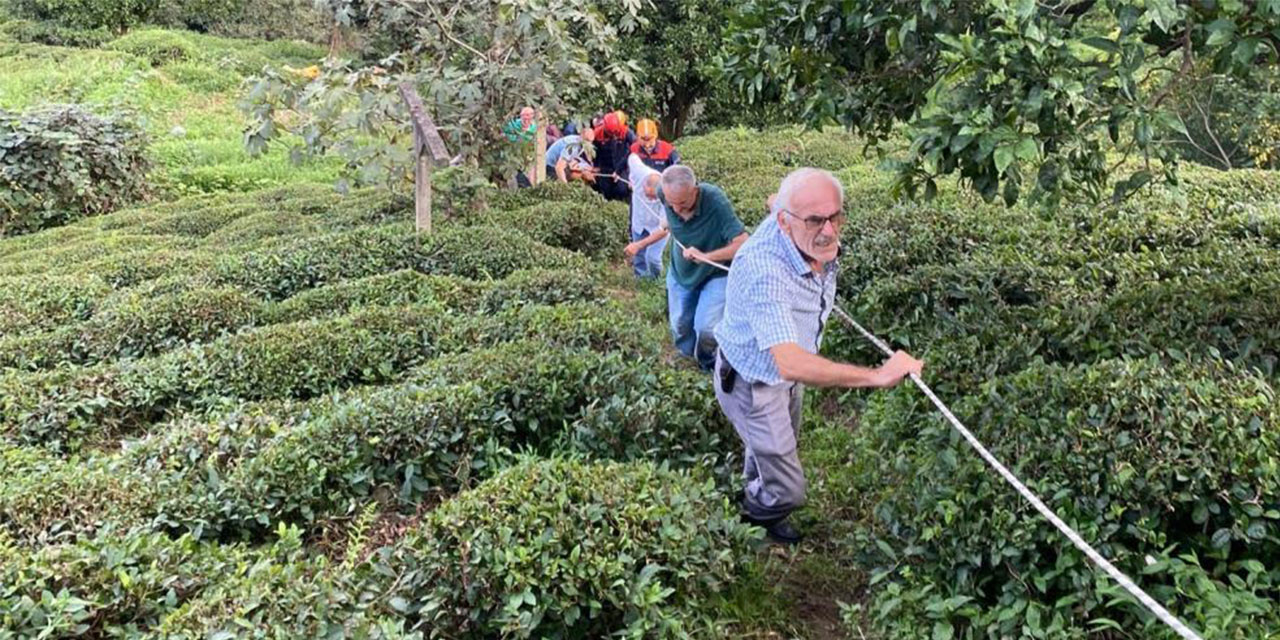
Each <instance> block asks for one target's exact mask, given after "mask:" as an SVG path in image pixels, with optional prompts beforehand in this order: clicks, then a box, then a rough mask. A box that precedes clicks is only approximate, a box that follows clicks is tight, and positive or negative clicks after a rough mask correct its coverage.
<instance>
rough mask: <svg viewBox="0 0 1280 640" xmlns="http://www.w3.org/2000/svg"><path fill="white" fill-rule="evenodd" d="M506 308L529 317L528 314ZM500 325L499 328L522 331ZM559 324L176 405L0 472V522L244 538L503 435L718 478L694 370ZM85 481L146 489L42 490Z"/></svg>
mask: <svg viewBox="0 0 1280 640" xmlns="http://www.w3.org/2000/svg"><path fill="white" fill-rule="evenodd" d="M519 315H520V316H525V317H526V318H525V320H526V322H528V318H527V317H528V316H534V317H536V316H537V315H538V314H536V313H534V314H529V313H521V314H519ZM604 316H605V317H604V319H603V320H604V321H603V323H602V325H603V326H607V327H609V329H608V330H611V331H613V332H614V333H615V334H616V335H617V337H616V338H615V341H616V342H618V343H621V342H622V341H624V340H625V339H626V336H628V335H629V334H634V333H636V332H637V331H638V330H643V329H638V328H637V327H636V326H634V324H632V325H631V326H628V325H629V322H628V319H627V316H626V315H625V313H623V311H622V310H620V309H614V310H609V311H608V312H606V313H605V314H604ZM507 326H508V330H507V331H505V332H504V333H505V335H507V336H508V338H507V340H508V341H509V340H510V339H512V338H520V337H522V336H523V335H525V334H524V333H523V332H522V331H521V328H522V327H520V326H519V325H507ZM572 329H573V328H572V327H561V328H560V330H559V331H556V332H554V333H553V334H552V337H550V338H544V337H541V336H538V335H537V333H536V332H535V333H533V334H532V335H533V337H532V338H530V339H527V340H518V341H516V342H514V343H511V344H500V345H499V346H495V347H491V348H486V349H480V350H473V351H467V352H457V353H455V354H454V355H450V356H447V357H444V358H439V359H436V360H432V361H429V362H427V363H426V364H425V365H423V366H422V367H420V368H417V369H414V370H411V371H409V372H408V373H407V374H405V376H404V377H405V378H406V379H407V380H408V381H407V382H401V383H398V384H395V385H391V386H387V387H383V388H357V389H352V390H347V391H343V392H341V393H337V394H334V395H332V396H329V397H325V398H317V399H314V400H311V401H308V402H296V401H283V402H269V403H255V404H253V405H247V406H242V407H239V408H237V409H235V410H233V411H231V412H229V413H228V414H226V415H223V416H220V417H214V418H209V417H204V416H200V415H188V416H185V417H182V418H179V419H178V420H176V421H174V422H173V423H172V424H168V425H165V427H164V428H163V429H157V430H154V432H153V433H152V434H150V435H149V436H148V437H147V438H145V439H143V440H141V441H139V442H138V443H136V444H134V445H132V446H130V447H128V448H127V450H126V451H125V452H124V453H122V454H120V455H118V456H112V457H108V458H105V459H98V460H95V461H94V462H92V463H91V464H89V465H85V466H81V465H79V464H64V465H62V466H60V467H56V468H54V467H52V466H49V467H47V468H46V469H47V470H46V471H44V472H43V473H42V474H41V475H39V476H22V477H19V476H13V478H14V480H13V481H12V482H3V481H0V526H5V523H8V525H7V526H9V527H11V533H12V534H13V535H14V536H15V537H17V538H20V539H23V540H35V539H39V538H41V537H42V536H47V535H49V531H57V532H67V533H85V532H91V531H93V530H95V529H97V528H98V527H100V526H102V524H103V523H112V522H114V523H128V524H138V523H152V525H153V526H158V527H162V528H166V529H175V530H180V531H196V532H200V531H204V532H207V533H208V534H210V535H223V536H236V537H240V536H245V537H252V536H253V535H255V534H256V535H261V534H263V533H264V532H265V531H266V529H267V528H269V527H270V526H271V524H272V523H274V522H277V521H280V520H286V521H291V522H300V523H315V522H316V521H318V520H320V519H322V518H324V517H327V516H328V515H335V514H341V513H345V512H347V511H348V510H349V509H350V508H353V507H354V506H355V505H358V504H360V503H361V502H362V501H364V500H367V499H369V498H370V497H374V496H380V498H381V500H383V501H384V502H396V503H398V504H400V505H401V506H402V507H403V508H405V509H408V510H413V509H415V508H416V506H417V504H418V503H419V502H421V501H422V500H428V501H434V500H436V499H438V498H439V497H440V496H442V495H450V494H452V493H454V492H455V491H457V490H458V489H459V488H462V487H465V486H469V484H470V482H471V479H473V478H483V477H488V476H489V475H490V474H492V473H493V472H494V471H495V470H496V468H497V467H500V466H502V465H503V464H505V463H506V461H508V460H509V457H510V454H509V453H508V452H507V449H508V448H513V447H521V448H527V449H530V450H534V451H540V452H551V451H557V450H573V451H578V452H580V453H583V454H586V455H590V456H593V457H598V458H605V459H617V460H636V459H650V458H652V457H653V456H655V455H662V456H664V457H669V459H670V460H671V463H672V464H674V465H676V466H680V467H687V468H695V467H696V468H701V469H713V470H716V472H717V474H718V476H717V477H718V478H720V479H724V478H727V477H728V475H729V473H730V472H729V471H728V470H729V469H735V468H737V464H736V462H735V460H736V456H735V455H733V454H728V455H726V454H725V453H724V452H725V451H726V450H733V448H729V447H726V446H725V442H726V438H731V436H728V435H727V434H728V433H730V432H729V428H728V425H727V423H726V422H725V421H724V420H723V419H722V418H721V416H720V414H719V411H718V409H717V408H716V407H715V404H714V400H713V399H709V397H708V396H707V395H706V394H705V393H703V392H702V386H703V384H704V380H703V378H701V377H700V376H699V375H698V374H695V373H692V372H672V371H663V370H662V369H660V368H658V367H657V365H656V364H655V360H653V359H652V358H651V357H649V358H646V357H641V356H642V354H638V353H636V352H634V351H630V350H628V349H626V348H618V347H615V348H614V349H612V351H614V353H612V354H611V355H600V354H597V353H592V352H590V351H586V350H584V347H585V346H586V345H588V344H592V343H594V344H596V345H597V346H598V347H604V346H605V344H606V343H605V340H603V339H602V337H590V338H589V337H588V336H590V335H591V334H594V333H596V332H597V331H599V330H598V329H596V328H594V327H593V326H590V325H588V326H586V327H584V328H583V329H581V330H580V332H584V333H585V334H587V335H583V336H579V335H575V333H576V332H575V331H573V330H572ZM465 344H471V342H470V341H468V342H466V343H465ZM490 344H493V343H490ZM40 459H41V460H49V458H48V456H44V457H42V458H40ZM44 464H50V465H51V463H44ZM14 469H15V471H17V470H20V469H21V468H19V467H15V468H14ZM125 476H128V477H125ZM41 477H43V478H44V480H45V481H44V483H43V484H42V483H41V482H39V481H38V479H39V478H41ZM97 483H105V484H104V487H107V488H104V489H103V491H108V488H109V487H113V486H117V485H123V486H140V485H145V486H146V487H148V492H146V493H145V494H144V493H140V494H139V495H138V496H137V497H136V499H131V500H127V501H120V503H119V504H117V503H111V502H107V503H103V502H94V501H86V500H84V499H83V498H82V496H88V495H91V494H92V492H91V491H90V492H89V493H81V492H72V493H66V494H64V493H56V492H50V491H47V490H46V487H49V486H64V485H65V486H68V487H81V488H85V489H86V491H89V489H90V488H91V487H93V486H96V484H97ZM30 527H39V528H36V529H31V528H30Z"/></svg>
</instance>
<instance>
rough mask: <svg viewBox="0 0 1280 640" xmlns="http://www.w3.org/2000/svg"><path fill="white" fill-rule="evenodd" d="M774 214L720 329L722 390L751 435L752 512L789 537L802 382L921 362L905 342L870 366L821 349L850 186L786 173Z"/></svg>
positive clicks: (846, 379)
mask: <svg viewBox="0 0 1280 640" xmlns="http://www.w3.org/2000/svg"><path fill="white" fill-rule="evenodd" d="M770 214H771V215H770V216H769V217H768V218H767V219H766V220H765V221H764V222H763V223H762V224H761V225H760V228H759V229H757V230H756V231H755V233H753V234H752V235H751V238H750V239H749V240H747V242H746V244H744V245H743V246H742V248H741V249H740V250H739V251H738V254H737V256H735V258H734V261H733V270H732V271H731V272H730V273H729V282H728V285H727V289H726V296H725V297H726V301H725V311H724V318H723V320H721V322H720V325H719V327H718V328H717V329H716V339H717V341H718V342H719V345H720V347H719V351H718V353H717V357H716V377H715V383H716V384H715V386H716V400H718V401H719V403H720V407H721V409H723V410H724V413H725V415H726V416H727V417H728V418H729V420H730V422H732V423H733V426H734V429H735V430H737V432H738V436H739V437H740V438H742V442H743V444H744V445H745V448H746V453H745V456H744V457H745V466H744V471H743V475H744V479H745V481H746V487H745V489H744V491H743V496H742V502H743V505H742V506H743V510H744V514H743V515H744V517H745V518H746V519H747V520H748V521H750V522H752V523H754V524H757V525H759V526H762V527H764V528H765V529H766V531H768V533H769V536H770V537H771V538H772V539H773V540H775V541H777V542H781V543H786V544H792V543H796V542H799V541H800V535H799V534H798V533H797V532H796V530H795V529H794V528H793V527H792V526H791V525H790V523H788V521H787V516H788V515H789V514H790V513H791V512H792V511H794V510H796V509H797V508H799V507H800V506H801V505H803V504H804V500H805V478H804V470H803V469H802V468H801V466H800V457H799V455H797V453H798V452H797V450H796V442H797V440H796V436H797V433H798V431H799V427H800V413H801V411H800V410H801V405H802V397H803V394H804V385H812V386H819V387H847V388H887V387H892V386H894V385H896V384H898V383H899V382H901V381H902V379H903V378H904V377H906V376H907V375H909V374H911V373H919V372H920V370H921V367H923V363H922V362H920V361H919V360H916V359H914V358H912V357H911V356H910V355H907V354H906V353H904V352H901V351H899V352H897V353H895V354H893V356H892V357H891V358H889V360H888V361H887V362H885V363H884V364H883V365H881V366H880V367H877V368H874V369H868V368H864V367H859V366H854V365H850V364H841V363H837V362H832V361H831V360H828V359H826V358H823V357H821V356H819V355H817V353H818V347H819V345H820V343H821V340H822V328H823V326H824V325H825V324H826V321H827V319H828V317H830V315H831V307H832V304H833V303H834V301H835V295H836V267H837V262H836V257H837V254H838V252H839V248H840V244H839V241H840V229H841V227H842V226H843V225H844V222H845V218H846V215H845V212H844V189H843V187H842V186H841V185H840V182H839V180H837V179H836V178H835V176H833V175H831V174H830V173H828V172H826V171H823V170H821V169H812V168H805V169H799V170H796V171H794V172H792V173H791V174H790V175H788V176H787V177H786V178H785V179H784V180H783V181H782V185H781V186H780V187H779V188H778V193H777V194H775V196H774V197H773V198H772V199H771V204H770Z"/></svg>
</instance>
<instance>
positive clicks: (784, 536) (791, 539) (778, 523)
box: [742, 514, 804, 545]
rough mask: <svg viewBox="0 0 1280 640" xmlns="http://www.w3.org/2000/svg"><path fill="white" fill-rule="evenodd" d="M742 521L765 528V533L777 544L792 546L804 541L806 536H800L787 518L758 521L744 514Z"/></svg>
mask: <svg viewBox="0 0 1280 640" xmlns="http://www.w3.org/2000/svg"><path fill="white" fill-rule="evenodd" d="M742 519H743V521H745V522H747V523H749V524H753V525H755V526H757V527H761V528H763V529H764V532H765V533H766V534H768V535H769V539H770V540H772V541H774V542H775V543H777V544H785V545H792V544H797V543H799V542H800V541H801V540H804V536H802V535H800V532H799V531H796V530H795V527H792V526H791V523H790V522H789V521H788V520H787V518H785V517H784V518H774V519H771V520H757V519H756V518H752V517H751V516H749V515H746V514H743V515H742Z"/></svg>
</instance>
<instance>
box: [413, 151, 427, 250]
mask: <svg viewBox="0 0 1280 640" xmlns="http://www.w3.org/2000/svg"><path fill="white" fill-rule="evenodd" d="M422 147H423V142H422V136H421V135H419V134H418V130H417V127H414V131H413V149H414V154H413V155H414V157H415V158H417V162H415V163H414V165H415V166H414V169H413V220H414V226H415V228H417V230H418V233H425V234H427V235H431V158H429V157H427V154H425V153H423V152H422Z"/></svg>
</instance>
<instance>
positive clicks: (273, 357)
mask: <svg viewBox="0 0 1280 640" xmlns="http://www.w3.org/2000/svg"><path fill="white" fill-rule="evenodd" d="M588 309H591V310H593V313H592V314H591V315H590V316H589V317H585V318H583V316H584V315H585V311H586V310H588ZM624 317H625V316H624V315H623V314H622V313H621V312H620V310H614V311H613V312H609V310H608V309H607V308H605V309H601V307H600V306H599V305H591V306H587V305H564V306H561V307H552V308H544V307H526V308H516V309H512V310H510V311H508V312H505V313H503V314H500V315H496V316H483V317H479V318H474V319H473V318H466V317H462V318H451V317H450V316H449V314H448V313H447V312H445V311H444V310H442V309H441V308H439V307H438V306H419V307H397V308H373V309H368V310H364V311H361V312H357V313H354V314H351V315H349V316H342V317H338V318H331V319H324V320H313V321H304V322H298V323H292V324H283V325H274V326H269V327H262V328H259V329H256V330H253V331H247V332H244V333H240V334H236V335H232V336H227V337H224V338H222V339H219V340H217V341H214V342H210V343H207V344H201V345H193V346H190V347H187V348H184V349H180V350H176V351H172V352H169V353H166V354H163V355H160V356H155V357H151V358H144V359H139V360H120V361H117V362H113V363H110V364H103V365H93V366H88V367H73V368H67V369H59V370H54V371H48V372H40V373H30V374H12V373H11V374H8V375H3V376H0V435H7V436H9V437H11V438H15V439H17V440H19V441H21V442H24V443H29V444H43V445H45V446H48V447H50V448H52V449H55V450H68V451H76V450H79V449H80V448H82V447H83V446H85V445H93V444H98V443H101V442H103V441H109V440H111V439H113V438H118V437H120V436H121V435H124V434H128V433H132V432H135V431H137V430H139V429H140V428H142V427H144V426H145V425H149V424H151V423H153V422H155V421H156V420H158V419H160V418H162V417H164V416H165V415H166V414H167V413H169V412H172V411H177V410H182V409H186V408H190V407H193V406H196V407H199V406H207V405H209V404H211V403H212V404H217V403H223V402H227V401H229V400H235V399H246V400H258V399H263V400H265V399H286V398H310V397H315V396H319V395H323V394H325V393H329V392H331V391H335V390H338V389H341V388H345V387H348V386H350V385H353V384H370V383H385V382H389V381H391V380H394V379H396V378H397V377H399V376H400V375H402V371H403V370H404V369H405V368H406V367H410V366H412V365H414V364H416V363H419V362H422V361H424V360H425V359H427V358H430V357H432V356H433V355H436V354H439V353H441V352H449V351H460V350H464V349H468V348H474V347H475V346H476V345H478V344H500V343H504V342H510V341H512V340H514V339H517V338H520V337H529V338H531V339H535V338H536V339H542V340H544V341H545V342H546V343H547V344H558V345H563V346H566V347H592V348H599V349H602V350H611V349H625V350H628V352H631V353H637V352H639V353H644V352H646V351H645V350H646V349H648V350H652V349H655V348H656V345H658V344H660V343H658V342H656V341H653V340H652V338H650V337H647V336H646V335H645V334H644V331H643V330H642V329H637V327H636V325H635V323H633V322H627V321H625V320H623V319H622V318H624ZM299 363H305V366H301V365H300V364H299Z"/></svg>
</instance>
